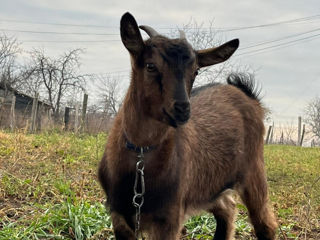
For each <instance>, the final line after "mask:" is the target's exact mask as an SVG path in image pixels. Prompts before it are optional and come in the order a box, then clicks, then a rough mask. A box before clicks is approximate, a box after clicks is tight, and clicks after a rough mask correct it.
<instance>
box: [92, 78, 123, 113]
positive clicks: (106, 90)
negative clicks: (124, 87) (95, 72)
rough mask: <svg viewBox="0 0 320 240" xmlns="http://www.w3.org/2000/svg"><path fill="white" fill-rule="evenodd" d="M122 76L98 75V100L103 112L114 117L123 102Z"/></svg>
mask: <svg viewBox="0 0 320 240" xmlns="http://www.w3.org/2000/svg"><path fill="white" fill-rule="evenodd" d="M121 82H122V81H121V77H120V76H116V77H115V76H111V75H99V76H97V77H96V85H97V86H98V99H99V100H98V101H99V103H98V104H99V106H101V107H102V109H101V110H102V112H103V113H105V114H107V115H108V116H110V117H112V116H114V115H116V113H117V112H118V110H119V107H120V104H121V93H120V91H121Z"/></svg>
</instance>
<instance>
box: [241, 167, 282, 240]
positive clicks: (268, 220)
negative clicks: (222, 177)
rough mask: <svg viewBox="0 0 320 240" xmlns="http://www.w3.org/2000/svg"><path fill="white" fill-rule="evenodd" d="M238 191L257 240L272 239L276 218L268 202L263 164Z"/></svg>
mask: <svg viewBox="0 0 320 240" xmlns="http://www.w3.org/2000/svg"><path fill="white" fill-rule="evenodd" d="M244 184H245V186H244V187H243V189H242V191H240V192H239V193H240V196H241V198H242V201H243V202H244V204H245V205H246V206H247V208H248V211H249V215H250V219H251V222H252V224H253V226H254V230H255V233H256V236H257V238H258V239H259V240H274V239H275V234H276V228H277V222H276V218H275V216H274V214H273V211H272V210H271V209H270V207H269V203H268V191H267V180H266V177H265V172H264V168H263V166H260V167H257V168H255V170H254V171H253V172H251V173H250V174H249V175H248V176H247V177H246V180H245V182H244Z"/></svg>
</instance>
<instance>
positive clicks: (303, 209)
mask: <svg viewBox="0 0 320 240" xmlns="http://www.w3.org/2000/svg"><path fill="white" fill-rule="evenodd" d="M106 139H107V136H106V135H105V134H98V135H94V136H93V135H78V136H75V135H74V134H72V133H63V134H61V133H58V132H48V133H41V134H34V135H33V134H24V133H23V132H15V133H9V132H4V131H0V239H1V240H2V239H8V240H9V239H10V240H14V239H92V240H97V239H114V238H113V236H112V226H111V221H110V217H109V215H108V213H107V212H106V210H105V208H104V206H103V201H104V196H103V192H102V190H101V188H100V187H99V184H98V182H97V177H96V169H97V164H98V162H99V160H100V158H101V155H102V153H103V149H104V145H105V142H106ZM265 161H266V165H267V170H268V182H269V186H270V198H271V201H272V204H273V207H274V209H275V212H276V214H277V217H278V221H279V225H280V228H279V230H278V239H320V149H319V148H301V147H294V146H266V147H265ZM238 209H239V214H238V216H237V221H236V239H246V240H247V239H255V238H254V237H253V233H252V229H251V226H250V224H248V219H247V215H246V209H245V207H244V206H243V205H242V204H241V203H239V204H238ZM186 227H187V229H188V234H187V236H185V238H184V239H210V238H211V237H212V235H213V233H214V228H215V221H214V219H213V217H211V216H209V215H206V214H205V215H202V216H199V217H194V218H192V219H190V220H189V221H188V222H187V223H186Z"/></svg>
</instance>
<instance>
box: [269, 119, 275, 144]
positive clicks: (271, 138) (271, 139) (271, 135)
mask: <svg viewBox="0 0 320 240" xmlns="http://www.w3.org/2000/svg"><path fill="white" fill-rule="evenodd" d="M273 130H274V122H272V129H271V133H270V139H269V142H270V143H271V144H272V143H273Z"/></svg>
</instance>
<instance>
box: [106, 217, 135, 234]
mask: <svg viewBox="0 0 320 240" xmlns="http://www.w3.org/2000/svg"><path fill="white" fill-rule="evenodd" d="M111 219H112V225H113V231H114V235H115V238H116V240H135V239H136V237H135V235H134V231H133V229H132V228H131V227H130V226H129V225H128V222H127V221H126V219H125V217H124V216H122V215H120V214H118V213H117V212H112V213H111Z"/></svg>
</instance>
